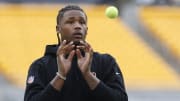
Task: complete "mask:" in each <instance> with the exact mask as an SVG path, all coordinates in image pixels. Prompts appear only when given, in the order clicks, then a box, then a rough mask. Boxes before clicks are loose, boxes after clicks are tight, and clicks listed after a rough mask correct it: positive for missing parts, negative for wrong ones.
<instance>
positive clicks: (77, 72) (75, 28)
mask: <svg viewBox="0 0 180 101" xmlns="http://www.w3.org/2000/svg"><path fill="white" fill-rule="evenodd" d="M87 30H88V27H87V16H86V14H85V12H84V11H83V10H82V9H81V8H80V7H79V6H75V5H69V6H66V7H64V8H63V9H61V10H60V11H59V14H58V16H57V26H56V31H57V35H58V39H59V45H48V46H47V47H46V52H45V55H44V56H43V57H42V58H40V59H38V60H36V61H35V62H34V63H33V64H32V65H31V67H30V69H29V72H28V78H27V84H26V91H25V96H24V100H25V101H128V98H127V94H126V91H125V87H124V81H123V77H122V73H121V71H120V70H119V67H118V65H117V63H116V62H115V60H114V58H113V57H112V56H110V55H108V54H99V53H97V52H93V50H92V48H91V46H90V45H89V44H88V43H87V42H86V41H85V38H86V35H87ZM60 36H61V40H63V41H62V42H60Z"/></svg>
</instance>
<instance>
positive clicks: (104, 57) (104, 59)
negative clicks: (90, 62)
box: [93, 52, 115, 63]
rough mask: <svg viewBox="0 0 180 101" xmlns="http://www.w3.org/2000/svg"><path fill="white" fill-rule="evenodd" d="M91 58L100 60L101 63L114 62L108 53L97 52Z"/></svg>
mask: <svg viewBox="0 0 180 101" xmlns="http://www.w3.org/2000/svg"><path fill="white" fill-rule="evenodd" d="M93 57H94V58H95V59H100V60H101V62H105V63H107V62H112V61H115V59H114V57H113V56H112V55H110V54H108V53H103V54H102V53H98V52H94V54H93Z"/></svg>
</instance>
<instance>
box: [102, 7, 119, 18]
mask: <svg viewBox="0 0 180 101" xmlns="http://www.w3.org/2000/svg"><path fill="white" fill-rule="evenodd" d="M105 14H106V16H107V17H108V18H110V19H114V18H116V17H117V16H118V9H117V8H116V7H114V6H109V7H107V8H106V11H105Z"/></svg>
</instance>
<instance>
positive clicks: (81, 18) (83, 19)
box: [68, 16, 86, 20]
mask: <svg viewBox="0 0 180 101" xmlns="http://www.w3.org/2000/svg"><path fill="white" fill-rule="evenodd" d="M74 18H75V17H69V18H68V19H70V20H71V19H74ZM80 18H81V19H83V20H86V19H85V18H84V17H81V16H80Z"/></svg>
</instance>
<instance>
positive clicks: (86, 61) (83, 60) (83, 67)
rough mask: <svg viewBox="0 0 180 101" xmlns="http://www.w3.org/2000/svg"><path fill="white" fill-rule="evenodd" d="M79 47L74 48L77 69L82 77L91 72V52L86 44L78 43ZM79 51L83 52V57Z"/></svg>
mask: <svg viewBox="0 0 180 101" xmlns="http://www.w3.org/2000/svg"><path fill="white" fill-rule="evenodd" d="M80 43H81V45H80V46H77V47H76V54H77V58H78V61H77V62H78V67H79V69H80V71H81V73H82V74H83V75H86V74H88V73H90V72H91V70H90V69H91V63H92V57H93V50H92V48H91V46H90V45H89V44H88V43H85V42H83V41H80ZM80 49H81V50H83V51H84V52H85V55H84V56H83V55H82V53H81V52H80Z"/></svg>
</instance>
